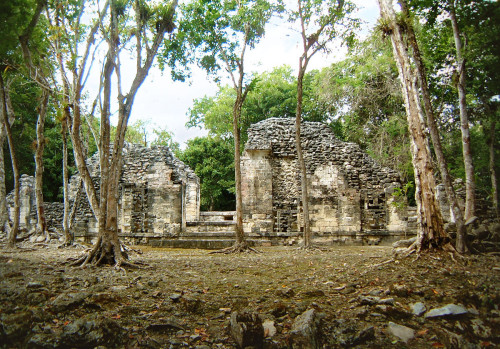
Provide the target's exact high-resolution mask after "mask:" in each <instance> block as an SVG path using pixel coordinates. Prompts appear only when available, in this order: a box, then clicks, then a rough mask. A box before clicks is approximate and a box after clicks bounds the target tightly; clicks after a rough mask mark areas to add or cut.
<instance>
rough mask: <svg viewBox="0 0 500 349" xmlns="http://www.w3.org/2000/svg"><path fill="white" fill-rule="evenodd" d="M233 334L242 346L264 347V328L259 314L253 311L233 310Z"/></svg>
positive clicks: (231, 323) (231, 324)
mask: <svg viewBox="0 0 500 349" xmlns="http://www.w3.org/2000/svg"><path fill="white" fill-rule="evenodd" d="M230 326H231V335H232V336H233V339H234V340H235V342H236V343H237V344H238V347H240V348H246V347H254V348H262V344H263V341H264V328H263V327H262V320H261V319H260V317H259V315H258V314H256V313H251V312H241V313H240V312H237V311H235V312H233V313H232V314H231V320H230Z"/></svg>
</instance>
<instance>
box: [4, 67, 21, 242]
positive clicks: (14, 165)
mask: <svg viewBox="0 0 500 349" xmlns="http://www.w3.org/2000/svg"><path fill="white" fill-rule="evenodd" d="M8 99H9V97H8V91H7V90H6V89H5V84H4V81H3V75H2V73H1V72H0V102H1V103H2V124H3V126H4V127H5V131H6V134H7V141H8V143H9V149H10V158H11V161H12V172H13V174H14V217H13V218H12V220H13V222H12V228H11V229H10V234H9V237H8V241H7V246H8V247H15V245H16V239H17V233H18V230H19V213H20V202H19V201H20V199H19V191H20V187H19V179H20V174H19V168H18V166H17V157H16V151H15V149H14V140H13V138H12V130H11V128H10V122H9V114H11V115H14V113H13V111H12V110H10V109H9V108H10V105H9V103H7V100H8Z"/></svg>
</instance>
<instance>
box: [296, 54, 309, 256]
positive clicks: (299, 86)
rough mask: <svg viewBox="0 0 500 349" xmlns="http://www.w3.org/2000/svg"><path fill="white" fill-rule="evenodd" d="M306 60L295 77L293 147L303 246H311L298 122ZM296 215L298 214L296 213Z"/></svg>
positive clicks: (300, 113) (304, 172) (301, 59)
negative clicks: (295, 157)
mask: <svg viewBox="0 0 500 349" xmlns="http://www.w3.org/2000/svg"><path fill="white" fill-rule="evenodd" d="M306 66H307V61H306V62H304V59H303V57H301V58H300V67H299V75H298V78H297V110H296V114H295V147H296V148H297V163H298V167H299V171H300V188H301V201H302V211H303V216H304V222H303V223H304V247H305V248H309V247H310V246H311V227H310V221H309V193H308V190H307V172H306V164H305V161H304V154H303V151H302V142H301V137H300V124H301V122H302V97H303V81H304V74H305V69H306ZM297 215H298V214H297Z"/></svg>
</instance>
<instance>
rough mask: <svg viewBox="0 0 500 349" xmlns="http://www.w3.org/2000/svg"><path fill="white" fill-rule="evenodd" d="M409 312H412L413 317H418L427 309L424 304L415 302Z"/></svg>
mask: <svg viewBox="0 0 500 349" xmlns="http://www.w3.org/2000/svg"><path fill="white" fill-rule="evenodd" d="M411 310H412V312H413V315H416V316H420V315H422V314H423V313H425V311H426V310H427V308H426V307H425V304H424V303H422V302H417V303H414V304H412V305H411Z"/></svg>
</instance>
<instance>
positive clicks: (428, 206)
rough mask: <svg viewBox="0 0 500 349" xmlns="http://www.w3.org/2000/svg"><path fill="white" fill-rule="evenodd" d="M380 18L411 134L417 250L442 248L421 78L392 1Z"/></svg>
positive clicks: (384, 3)
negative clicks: (384, 26)
mask: <svg viewBox="0 0 500 349" xmlns="http://www.w3.org/2000/svg"><path fill="white" fill-rule="evenodd" d="M378 2H379V6H380V14H381V17H382V18H383V20H384V21H385V23H386V28H384V30H385V32H386V33H388V34H390V36H391V41H392V47H393V52H394V58H395V60H396V63H397V66H398V70H399V76H400V80H401V87H402V92H403V97H404V100H405V108H406V115H407V119H408V128H409V131H410V141H411V146H410V148H411V154H412V163H413V168H414V171H415V201H416V202H417V216H418V236H417V241H416V245H415V246H414V247H415V248H416V250H417V251H418V252H420V251H421V250H422V249H428V248H432V247H434V248H442V247H443V246H444V244H445V243H446V242H447V240H448V236H447V234H446V232H445V231H444V227H443V220H442V216H441V210H440V208H439V204H438V202H437V200H436V197H435V195H434V188H435V185H436V183H435V180H434V176H433V166H432V159H431V153H430V149H429V145H428V142H427V137H426V134H425V122H424V117H423V115H422V110H421V108H420V96H419V94H418V89H417V76H416V74H415V72H414V70H413V68H412V65H411V62H410V59H409V57H408V47H407V45H406V44H405V41H404V33H403V28H401V27H400V26H399V25H398V24H397V21H396V14H395V12H394V8H393V5H392V0H378Z"/></svg>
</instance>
